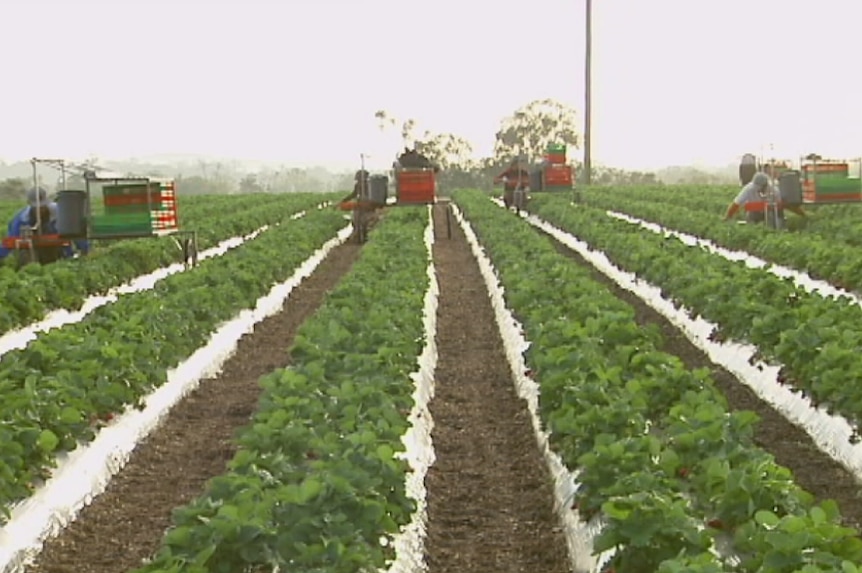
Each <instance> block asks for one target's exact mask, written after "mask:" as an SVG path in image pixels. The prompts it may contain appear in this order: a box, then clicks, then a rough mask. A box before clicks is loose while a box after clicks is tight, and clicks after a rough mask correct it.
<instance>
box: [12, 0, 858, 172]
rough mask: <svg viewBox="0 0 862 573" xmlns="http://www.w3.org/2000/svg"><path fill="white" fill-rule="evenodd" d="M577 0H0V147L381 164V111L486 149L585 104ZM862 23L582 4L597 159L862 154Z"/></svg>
mask: <svg viewBox="0 0 862 573" xmlns="http://www.w3.org/2000/svg"><path fill="white" fill-rule="evenodd" d="M583 3H584V2H583V0H530V1H529V2H526V1H525V2H517V3H516V2H512V1H507V0H425V1H422V2H409V1H405V0H402V1H396V0H282V1H277V0H53V1H50V0H0V22H3V31H2V33H0V62H2V63H3V67H2V71H3V76H2V77H3V80H4V84H5V85H3V86H2V92H0V93H2V95H0V117H2V121H0V158H3V159H6V160H17V159H22V158H29V157H32V156H42V157H46V156H56V157H62V158H68V159H79V158H81V157H83V156H86V155H89V154H95V155H97V156H99V157H101V158H113V157H117V158H122V157H129V156H144V155H149V154H169V153H194V154H207V155H214V156H227V157H236V158H248V159H260V160H279V161H281V160H283V161H285V162H290V163H316V164H338V165H344V164H348V163H350V162H354V161H358V156H359V154H360V153H362V152H364V153H370V154H372V156H373V157H374V158H375V159H373V160H370V163H372V164H374V163H377V164H383V165H386V164H388V163H390V162H391V159H392V156H393V155H394V154H395V152H396V151H397V145H398V143H399V141H398V138H397V137H394V136H392V137H387V136H385V135H383V134H381V132H380V131H379V130H378V128H377V124H376V121H375V120H374V118H373V114H374V112H375V111H376V110H377V109H380V108H385V109H387V110H390V111H391V112H392V113H393V114H395V115H396V116H410V117H413V118H415V119H416V120H417V121H418V122H419V124H420V127H421V128H427V129H431V130H434V131H450V132H454V133H457V134H460V135H462V136H464V137H466V138H467V139H469V140H471V141H472V142H473V143H474V145H475V146H476V148H477V151H478V152H479V153H487V152H489V151H490V148H491V145H492V142H493V135H494V132H495V131H496V129H497V127H498V125H499V122H500V120H501V118H502V117H503V116H505V115H507V114H509V113H511V112H512V111H513V110H514V109H515V108H517V107H518V106H520V105H523V104H525V103H527V102H529V101H531V100H533V99H537V98H545V97H550V98H555V99H558V100H560V101H563V102H565V103H567V104H570V105H572V106H573V107H575V108H576V109H577V110H578V112H579V113H580V112H581V111H582V109H583V87H584V80H583V44H584V41H583V27H584V17H583V12H584V8H583ZM423 6H426V7H428V11H425V10H423V9H422V7H423ZM814 6H816V7H817V9H816V10H814V8H813V7H814ZM860 31H862V0H818V1H817V2H803V1H802V0H594V84H593V85H594V120H593V125H594V135H593V140H594V144H593V149H594V160H595V161H598V162H600V163H604V164H609V165H615V166H621V167H630V168H650V167H658V166H662V165H668V164H690V163H697V162H700V163H707V164H725V163H728V162H731V161H735V160H736V159H737V158H738V156H739V155H740V154H742V153H744V152H747V151H753V152H760V150H761V148H763V147H764V146H766V147H767V148H768V146H769V145H770V144H773V145H774V148H775V154H776V155H781V156H786V157H793V158H795V157H798V155H799V154H801V153H806V152H810V151H816V152H819V153H821V154H823V155H827V156H828V155H833V156H851V155H852V156H859V155H862V103H860V102H862V77H860V76H862V62H860V60H859V57H858V56H859V50H858V47H857V42H858V40H856V37H857V36H858V35H859V33H860Z"/></svg>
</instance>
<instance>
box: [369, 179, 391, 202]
mask: <svg viewBox="0 0 862 573" xmlns="http://www.w3.org/2000/svg"><path fill="white" fill-rule="evenodd" d="M388 195H389V177H387V176H386V175H372V176H371V179H370V185H369V195H368V200H369V201H371V202H372V203H377V204H378V205H383V204H385V203H386V198H387V196H388Z"/></svg>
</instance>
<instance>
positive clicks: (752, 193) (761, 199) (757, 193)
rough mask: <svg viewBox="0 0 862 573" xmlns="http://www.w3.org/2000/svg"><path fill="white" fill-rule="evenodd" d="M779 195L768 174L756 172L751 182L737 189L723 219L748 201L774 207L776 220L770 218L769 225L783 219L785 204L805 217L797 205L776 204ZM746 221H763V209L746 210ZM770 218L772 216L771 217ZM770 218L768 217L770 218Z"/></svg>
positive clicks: (764, 215) (764, 218)
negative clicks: (736, 193)
mask: <svg viewBox="0 0 862 573" xmlns="http://www.w3.org/2000/svg"><path fill="white" fill-rule="evenodd" d="M780 199H781V195H780V194H779V192H778V190H777V189H776V188H775V186H774V185H772V183H771V182H770V181H769V176H767V175H766V173H763V172H758V173H755V174H754V177H752V179H751V183H748V184H747V185H745V186H743V188H742V189H741V190H740V191H739V194H738V195H737V196H736V198H735V199H734V200H733V202H732V203H731V204H730V206H729V207H728V208H727V213H725V215H724V220H725V221H728V220H730V219H731V218H732V217H733V216H734V215H736V213H737V211H739V209H740V207H742V208H744V207H745V206H746V205H747V204H749V203H767V204H770V205H771V206H770V210H772V209H773V208H774V209H775V213H776V214H777V217H778V220H777V221H773V220H770V221H769V223H770V226H778V223H781V222H783V221H784V207H785V206H786V207H787V209H788V210H789V211H792V212H794V213H796V214H797V215H799V216H800V217H805V211H803V210H802V208H801V207H799V206H798V205H789V204H788V205H784V204H778V201H780ZM745 218H746V221H747V222H749V223H763V222H764V221H766V213H765V209H764V210H757V211H748V212H746V217H745ZM771 218H772V217H771ZM771 218H770V219H771Z"/></svg>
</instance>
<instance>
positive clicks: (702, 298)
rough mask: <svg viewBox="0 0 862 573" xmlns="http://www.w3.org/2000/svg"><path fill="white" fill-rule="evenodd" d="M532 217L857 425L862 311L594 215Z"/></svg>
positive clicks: (552, 206) (545, 209) (555, 211)
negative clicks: (773, 366)
mask: <svg viewBox="0 0 862 573" xmlns="http://www.w3.org/2000/svg"><path fill="white" fill-rule="evenodd" d="M536 207H537V210H536V213H537V214H538V215H539V216H540V217H542V218H543V219H545V220H547V221H548V222H550V223H552V224H554V225H556V226H558V227H560V228H561V229H563V230H564V231H568V232H570V233H573V234H574V235H575V236H577V237H578V238H580V239H581V240H584V241H586V242H587V243H589V244H590V245H591V246H592V247H593V248H594V249H597V250H600V251H603V252H605V254H607V256H608V257H610V259H611V260H612V261H613V262H614V263H615V264H617V265H618V266H619V267H621V268H623V269H624V270H626V271H629V272H632V273H634V274H636V275H638V276H639V277H640V278H642V279H643V280H646V281H648V282H650V283H652V284H654V285H656V286H658V287H659V288H661V289H662V291H663V293H664V294H665V296H667V297H669V298H671V299H672V300H674V302H675V303H676V304H681V305H684V306H685V307H686V308H688V309H690V311H691V312H692V314H693V315H694V316H702V317H704V318H705V319H707V320H709V321H711V322H713V323H715V324H717V325H718V329H717V332H716V333H715V334H714V336H715V337H716V338H717V339H719V340H726V339H730V340H736V341H740V342H748V343H751V344H753V345H755V346H756V347H757V348H758V349H759V353H760V356H759V357H758V358H762V359H765V360H767V361H769V362H773V363H779V364H782V365H783V368H782V371H781V374H780V375H779V380H778V381H779V382H781V383H786V384H789V385H790V387H791V389H793V390H794V391H796V392H802V393H803V394H804V395H806V396H809V397H810V398H811V400H812V402H813V403H814V405H815V406H817V405H823V406H824V407H827V408H828V409H829V411H830V412H838V413H840V414H842V415H843V416H844V417H846V418H847V419H848V420H849V421H850V423H851V424H853V425H854V426H856V427H857V428H858V427H859V425H860V423H862V390H860V388H859V387H858V386H857V385H855V384H852V383H848V382H851V381H853V380H854V378H855V377H856V376H857V374H858V373H859V372H862V355H860V354H859V352H858V350H857V349H858V348H859V347H862V332H860V330H859V329H858V325H859V324H860V322H862V308H860V307H859V306H858V305H857V304H855V303H854V302H853V301H851V300H850V299H848V298H846V297H843V298H840V299H833V298H824V297H822V296H819V295H817V294H812V293H808V292H806V291H805V290H803V289H801V288H799V287H796V286H795V285H794V284H793V282H792V281H790V280H787V279H782V278H779V277H777V276H775V275H773V274H771V273H769V272H768V271H765V270H762V269H752V268H749V267H747V266H745V264H744V263H742V262H732V261H729V260H726V259H724V258H722V257H718V256H715V255H713V254H710V253H709V252H708V251H705V250H704V249H702V248H699V247H692V246H688V245H686V244H684V243H683V242H681V241H680V240H678V239H676V238H673V237H663V236H661V235H657V234H655V233H651V232H650V231H647V230H644V229H641V228H640V227H638V226H635V225H630V224H627V223H625V222H622V221H618V220H615V219H611V218H608V217H601V216H597V215H596V212H595V211H591V210H585V209H582V208H573V207H571V206H565V205H561V204H558V203H553V202H547V203H544V204H542V205H537V206H536Z"/></svg>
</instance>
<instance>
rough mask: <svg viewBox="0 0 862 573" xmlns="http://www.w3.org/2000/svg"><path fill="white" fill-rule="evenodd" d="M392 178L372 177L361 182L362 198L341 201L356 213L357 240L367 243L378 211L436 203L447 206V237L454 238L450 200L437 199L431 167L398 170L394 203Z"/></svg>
mask: <svg viewBox="0 0 862 573" xmlns="http://www.w3.org/2000/svg"><path fill="white" fill-rule="evenodd" d="M362 160H363V161H362V169H363V171H364V170H365V161H364V156H362ZM388 195H389V178H388V177H386V176H385V175H373V176H371V177H370V178H369V184H368V185H367V186H366V185H365V180H364V179H361V180H360V187H359V197H358V198H357V199H356V200H352V201H342V202H341V203H339V204H338V208H339V209H341V210H343V211H351V212H352V213H353V219H352V220H353V228H354V229H355V232H356V234H355V236H356V240H357V242H359V243H364V242H365V241H366V239H367V238H368V226H369V223H370V222H371V221H372V220H373V218H374V214H375V212H376V211H378V210H381V209H384V208H386V207H398V206H406V205H435V204H437V203H441V204H445V206H446V236H447V238H450V239H451V238H452V206H451V202H450V201H448V200H445V201H444V200H441V199H440V198H439V197H438V196H437V178H436V175H435V171H434V169H432V168H425V167H399V168H396V169H395V201H394V202H390V201H389V199H388Z"/></svg>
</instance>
